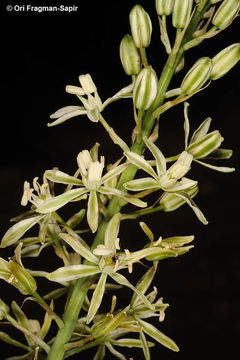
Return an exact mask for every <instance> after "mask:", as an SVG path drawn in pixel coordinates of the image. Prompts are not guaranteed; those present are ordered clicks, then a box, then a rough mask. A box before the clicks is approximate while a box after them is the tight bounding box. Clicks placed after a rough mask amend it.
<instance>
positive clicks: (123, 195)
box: [98, 186, 147, 208]
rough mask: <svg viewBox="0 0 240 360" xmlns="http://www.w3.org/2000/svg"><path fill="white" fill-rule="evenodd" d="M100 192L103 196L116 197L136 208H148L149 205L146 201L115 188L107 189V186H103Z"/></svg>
mask: <svg viewBox="0 0 240 360" xmlns="http://www.w3.org/2000/svg"><path fill="white" fill-rule="evenodd" d="M98 191H99V192H100V193H102V194H105V195H114V196H117V197H119V198H121V199H123V200H125V201H127V202H129V203H131V204H133V205H135V206H138V207H141V208H143V207H146V206H147V203H146V202H145V201H142V200H140V199H138V198H136V197H134V196H132V195H129V194H128V193H126V192H124V191H121V190H118V189H114V188H110V187H107V186H101V187H100V188H99V189H98Z"/></svg>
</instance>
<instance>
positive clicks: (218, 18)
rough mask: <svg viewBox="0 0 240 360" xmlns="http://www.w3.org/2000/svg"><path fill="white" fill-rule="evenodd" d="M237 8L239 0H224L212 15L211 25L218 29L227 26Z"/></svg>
mask: <svg viewBox="0 0 240 360" xmlns="http://www.w3.org/2000/svg"><path fill="white" fill-rule="evenodd" d="M239 8H240V1H239V0H224V1H223V3H222V4H221V5H220V7H219V8H218V10H217V11H216V14H215V15H214V17H213V20H212V23H213V25H214V26H216V27H217V28H218V29H222V28H224V27H226V26H228V25H229V24H230V23H231V22H232V20H233V19H234V17H235V16H236V15H237V12H238V10H239Z"/></svg>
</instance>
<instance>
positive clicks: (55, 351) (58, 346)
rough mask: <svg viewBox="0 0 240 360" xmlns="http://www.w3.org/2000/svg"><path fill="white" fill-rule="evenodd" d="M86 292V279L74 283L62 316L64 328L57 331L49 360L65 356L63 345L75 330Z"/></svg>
mask: <svg viewBox="0 0 240 360" xmlns="http://www.w3.org/2000/svg"><path fill="white" fill-rule="evenodd" d="M87 290H88V287H87V284H86V279H79V280H77V281H76V283H75V286H74V289H73V292H72V296H71V298H70V300H69V303H68V306H67V309H66V311H65V313H64V316H63V321H64V327H62V328H61V329H60V330H59V331H58V334H57V336H56V339H55V342H54V344H53V346H52V347H51V350H50V352H49V355H48V359H49V360H62V359H63V357H64V354H65V348H64V345H65V344H66V343H67V342H68V340H69V338H70V337H71V335H72V332H73V330H74V328H75V325H76V321H77V318H78V314H79V312H80V309H81V307H82V305H83V302H84V299H85V296H86V294H87Z"/></svg>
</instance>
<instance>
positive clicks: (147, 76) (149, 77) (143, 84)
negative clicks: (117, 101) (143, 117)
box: [133, 66, 158, 111]
mask: <svg viewBox="0 0 240 360" xmlns="http://www.w3.org/2000/svg"><path fill="white" fill-rule="evenodd" d="M157 84H158V80H157V75H156V73H155V71H154V70H153V68H152V67H151V66H147V67H145V68H143V69H142V70H141V71H140V73H139V74H138V76H137V78H136V82H135V84H134V88H133V101H134V104H135V106H136V108H137V109H139V110H141V111H144V110H147V109H148V108H149V107H150V106H151V105H152V103H153V101H154V99H155V97H156V95H157Z"/></svg>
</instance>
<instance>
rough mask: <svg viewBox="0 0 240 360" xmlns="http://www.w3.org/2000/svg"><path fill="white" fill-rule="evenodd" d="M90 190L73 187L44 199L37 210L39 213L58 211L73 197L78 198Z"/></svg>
mask: <svg viewBox="0 0 240 360" xmlns="http://www.w3.org/2000/svg"><path fill="white" fill-rule="evenodd" d="M87 191H88V190H87V189H85V188H80V189H73V190H69V191H66V192H65V193H63V194H61V195H58V196H56V197H54V198H52V199H49V200H46V201H44V202H43V203H42V204H41V205H40V206H39V207H38V208H37V209H36V211H37V212H39V213H43V214H46V213H49V212H53V211H56V210H58V209H60V208H61V207H63V206H64V205H66V204H67V203H68V202H70V201H72V200H73V199H75V198H77V197H78V196H80V195H83V194H85V193H86V192H87Z"/></svg>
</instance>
